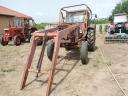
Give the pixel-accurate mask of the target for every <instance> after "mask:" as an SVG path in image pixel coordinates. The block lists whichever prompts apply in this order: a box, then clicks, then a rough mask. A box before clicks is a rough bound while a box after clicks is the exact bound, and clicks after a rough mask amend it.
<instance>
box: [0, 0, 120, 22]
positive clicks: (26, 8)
mask: <svg viewBox="0 0 128 96" xmlns="http://www.w3.org/2000/svg"><path fill="white" fill-rule="evenodd" d="M119 2H121V0H0V5H1V6H5V7H8V8H10V9H13V10H16V11H19V12H21V13H24V14H26V15H29V16H31V17H33V19H34V20H35V22H36V23H41V22H57V21H58V20H59V10H60V9H61V8H62V7H65V6H70V5H77V4H87V5H88V6H89V7H90V8H91V9H92V12H93V14H97V16H98V18H105V17H108V16H109V15H110V14H111V12H112V9H113V8H114V7H115V6H116V4H117V3H119Z"/></svg>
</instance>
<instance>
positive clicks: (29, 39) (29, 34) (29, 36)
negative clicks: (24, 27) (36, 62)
mask: <svg viewBox="0 0 128 96" xmlns="http://www.w3.org/2000/svg"><path fill="white" fill-rule="evenodd" d="M31 37H32V36H31V30H29V31H28V42H30V41H31Z"/></svg>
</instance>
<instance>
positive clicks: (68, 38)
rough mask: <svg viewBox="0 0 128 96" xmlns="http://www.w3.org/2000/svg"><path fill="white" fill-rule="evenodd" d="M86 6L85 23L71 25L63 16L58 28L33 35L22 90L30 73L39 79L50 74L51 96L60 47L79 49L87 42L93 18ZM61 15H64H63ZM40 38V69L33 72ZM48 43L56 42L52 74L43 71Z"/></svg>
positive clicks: (49, 86)
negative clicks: (33, 73) (82, 43)
mask: <svg viewBox="0 0 128 96" xmlns="http://www.w3.org/2000/svg"><path fill="white" fill-rule="evenodd" d="M83 5H84V4H81V5H75V6H69V7H64V8H62V9H61V11H62V10H64V9H65V8H70V7H76V6H83ZM84 6H85V7H86V8H87V9H85V10H82V11H83V13H85V14H84V15H86V16H87V20H86V19H84V21H83V22H72V23H69V22H65V21H64V18H63V16H62V18H63V19H62V20H61V21H63V22H61V21H60V23H59V25H58V26H57V27H56V28H51V29H47V30H43V31H36V32H34V33H33V40H32V44H31V49H30V53H29V55H28V59H27V62H26V65H25V69H24V73H23V78H22V82H21V89H23V88H24V87H25V84H26V80H27V77H28V74H29V72H35V73H37V77H38V74H39V73H43V74H44V73H48V74H49V78H48V87H47V92H46V96H49V95H50V91H51V87H52V82H53V78H54V73H55V69H56V63H57V57H58V52H59V49H60V46H61V47H67V46H72V47H71V48H72V49H73V48H76V47H77V48H79V47H80V42H81V41H87V30H88V28H90V27H89V26H88V25H89V23H88V19H89V18H90V16H91V13H90V12H91V11H90V8H89V7H88V6H87V5H84ZM64 11H65V10H64ZM82 11H81V12H82ZM66 12H67V11H66ZM75 12H76V13H77V12H80V11H75ZM61 15H62V13H61ZM80 31H81V32H83V34H82V36H81V35H80V34H81V33H80ZM40 38H43V44H42V51H41V54H40V58H39V61H38V65H37V66H38V67H37V69H36V70H33V69H31V64H32V60H33V57H34V54H35V50H36V45H37V42H38V40H39V39H40ZM47 41H52V42H54V50H53V56H52V64H51V68H50V72H46V71H42V70H41V66H42V62H43V57H44V52H45V48H46V45H47Z"/></svg>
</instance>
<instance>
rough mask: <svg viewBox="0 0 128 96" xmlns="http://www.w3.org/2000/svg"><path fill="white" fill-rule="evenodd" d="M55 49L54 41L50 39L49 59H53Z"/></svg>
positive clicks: (48, 44) (48, 47)
mask: <svg viewBox="0 0 128 96" xmlns="http://www.w3.org/2000/svg"><path fill="white" fill-rule="evenodd" d="M53 51H54V42H53V41H51V40H50V41H48V43H47V56H48V59H49V60H51V61H52V57H53Z"/></svg>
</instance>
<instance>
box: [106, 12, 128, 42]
mask: <svg viewBox="0 0 128 96" xmlns="http://www.w3.org/2000/svg"><path fill="white" fill-rule="evenodd" d="M113 42H122V43H126V42H128V18H127V14H125V13H120V14H115V15H114V22H113V23H112V24H111V25H110V26H109V29H108V35H107V36H106V37H105V43H113Z"/></svg>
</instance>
